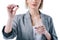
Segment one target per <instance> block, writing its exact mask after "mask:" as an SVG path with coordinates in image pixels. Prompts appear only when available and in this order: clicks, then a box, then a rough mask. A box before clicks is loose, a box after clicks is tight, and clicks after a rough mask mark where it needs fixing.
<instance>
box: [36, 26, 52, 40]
mask: <svg viewBox="0 0 60 40" xmlns="http://www.w3.org/2000/svg"><path fill="white" fill-rule="evenodd" d="M35 29H36V32H37V33H39V34H43V35H45V36H46V38H47V40H51V35H50V33H49V32H48V31H47V30H46V28H45V26H39V27H35Z"/></svg>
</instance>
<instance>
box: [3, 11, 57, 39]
mask: <svg viewBox="0 0 60 40" xmlns="http://www.w3.org/2000/svg"><path fill="white" fill-rule="evenodd" d="M40 17H41V19H42V22H43V24H44V25H45V27H46V30H47V31H48V32H49V33H50V35H51V38H52V39H51V40H58V39H57V36H56V32H55V29H54V26H53V22H52V18H51V17H50V16H48V15H45V14H43V13H41V12H40ZM12 27H13V28H12V31H11V32H10V33H8V34H7V33H5V32H4V28H5V26H4V28H3V30H2V33H3V35H4V38H5V39H6V38H8V39H12V38H14V37H16V40H34V37H33V27H32V23H31V17H30V13H29V11H28V12H27V13H25V14H22V15H21V14H20V15H16V16H15V18H14V20H13V22H12ZM41 40H47V39H46V37H45V36H44V35H42V38H41Z"/></svg>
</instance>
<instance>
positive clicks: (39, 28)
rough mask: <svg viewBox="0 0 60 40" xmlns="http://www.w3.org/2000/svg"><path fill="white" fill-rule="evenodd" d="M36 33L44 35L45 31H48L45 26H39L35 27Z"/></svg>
mask: <svg viewBox="0 0 60 40" xmlns="http://www.w3.org/2000/svg"><path fill="white" fill-rule="evenodd" d="M35 29H36V32H38V33H40V34H43V33H44V31H45V30H46V28H45V26H39V27H35Z"/></svg>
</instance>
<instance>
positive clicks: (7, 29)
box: [4, 18, 13, 33]
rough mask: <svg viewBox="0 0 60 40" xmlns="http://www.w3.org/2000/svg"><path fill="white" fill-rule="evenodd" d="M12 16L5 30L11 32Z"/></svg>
mask: <svg viewBox="0 0 60 40" xmlns="http://www.w3.org/2000/svg"><path fill="white" fill-rule="evenodd" d="M12 20H13V19H12V18H9V19H8V21H7V24H6V26H5V29H4V32H6V33H9V32H11V31H12Z"/></svg>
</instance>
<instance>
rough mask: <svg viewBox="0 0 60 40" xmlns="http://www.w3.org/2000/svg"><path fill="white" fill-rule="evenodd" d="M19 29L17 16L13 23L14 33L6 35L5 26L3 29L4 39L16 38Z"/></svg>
mask: <svg viewBox="0 0 60 40" xmlns="http://www.w3.org/2000/svg"><path fill="white" fill-rule="evenodd" d="M17 27H18V18H17V16H15V18H14V19H13V22H12V31H11V32H10V33H5V32H4V29H5V26H4V27H3V29H2V34H3V37H4V38H5V39H12V38H14V37H16V34H17Z"/></svg>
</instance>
